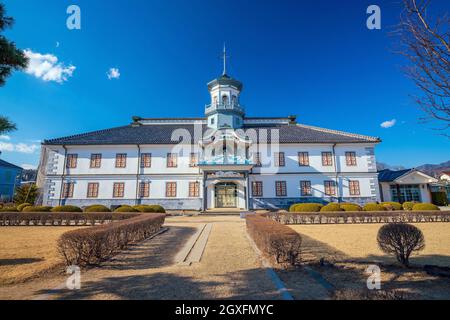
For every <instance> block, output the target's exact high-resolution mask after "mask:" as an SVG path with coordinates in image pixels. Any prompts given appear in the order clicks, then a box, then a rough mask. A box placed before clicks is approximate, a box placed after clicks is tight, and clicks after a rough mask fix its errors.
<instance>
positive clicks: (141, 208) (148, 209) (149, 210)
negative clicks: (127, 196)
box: [133, 204, 155, 213]
mask: <svg viewBox="0 0 450 320" xmlns="http://www.w3.org/2000/svg"><path fill="white" fill-rule="evenodd" d="M133 208H134V209H136V210H137V211H139V212H143V213H145V212H146V213H152V212H155V209H154V208H153V207H151V206H149V205H146V204H141V205H138V206H134V207H133Z"/></svg>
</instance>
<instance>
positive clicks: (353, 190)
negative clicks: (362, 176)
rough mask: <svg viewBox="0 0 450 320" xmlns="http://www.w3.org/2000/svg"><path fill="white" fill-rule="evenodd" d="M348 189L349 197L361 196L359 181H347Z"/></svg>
mask: <svg viewBox="0 0 450 320" xmlns="http://www.w3.org/2000/svg"><path fill="white" fill-rule="evenodd" d="M348 187H349V190H350V195H351V196H359V195H360V194H361V190H360V188H359V181H356V180H352V181H349V183H348Z"/></svg>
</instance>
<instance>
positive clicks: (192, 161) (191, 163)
mask: <svg viewBox="0 0 450 320" xmlns="http://www.w3.org/2000/svg"><path fill="white" fill-rule="evenodd" d="M189 167H191V168H195V167H198V153H191V158H190V159H189Z"/></svg>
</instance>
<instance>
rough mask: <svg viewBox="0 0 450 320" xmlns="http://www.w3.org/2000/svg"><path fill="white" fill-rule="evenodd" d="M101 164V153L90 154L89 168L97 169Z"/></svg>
mask: <svg viewBox="0 0 450 320" xmlns="http://www.w3.org/2000/svg"><path fill="white" fill-rule="evenodd" d="M101 165H102V155H101V153H93V154H91V168H92V169H98V168H100V167H101Z"/></svg>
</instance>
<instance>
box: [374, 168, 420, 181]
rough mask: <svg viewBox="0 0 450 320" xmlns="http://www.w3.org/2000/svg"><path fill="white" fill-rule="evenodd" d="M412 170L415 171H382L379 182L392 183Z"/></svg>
mask: <svg viewBox="0 0 450 320" xmlns="http://www.w3.org/2000/svg"><path fill="white" fill-rule="evenodd" d="M412 170H413V169H405V170H398V171H392V170H389V169H385V170H381V171H380V172H378V181H379V182H392V181H395V180H396V179H397V178H400V177H401V176H403V175H405V174H407V173H408V172H410V171H412Z"/></svg>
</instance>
